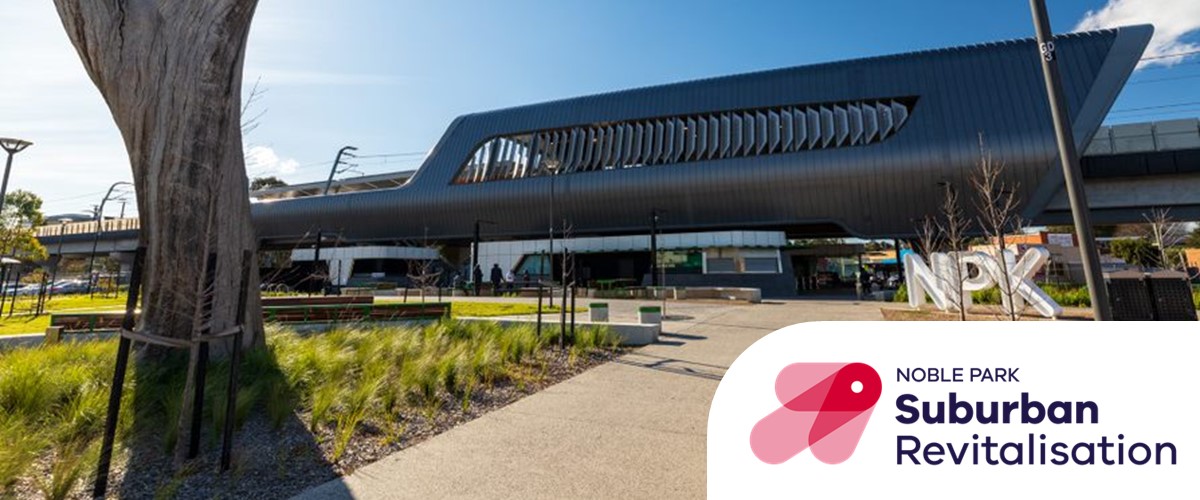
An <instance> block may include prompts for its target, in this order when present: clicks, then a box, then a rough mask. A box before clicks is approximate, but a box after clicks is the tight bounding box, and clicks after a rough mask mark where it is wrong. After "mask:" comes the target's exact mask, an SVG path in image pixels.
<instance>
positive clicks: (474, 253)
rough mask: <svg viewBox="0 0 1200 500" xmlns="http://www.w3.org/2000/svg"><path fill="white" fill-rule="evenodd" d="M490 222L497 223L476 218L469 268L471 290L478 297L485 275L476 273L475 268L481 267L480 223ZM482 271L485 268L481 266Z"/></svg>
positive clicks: (491, 223) (490, 223) (489, 223)
mask: <svg viewBox="0 0 1200 500" xmlns="http://www.w3.org/2000/svg"><path fill="white" fill-rule="evenodd" d="M480 224H488V225H495V224H496V223H495V222H493V221H490V220H483V219H475V239H474V240H473V241H472V243H471V268H470V269H468V270H467V272H468V273H470V276H471V291H472V293H474V294H475V296H476V297H478V296H479V287H480V286H483V275H476V274H475V268H476V267H479V225H480ZM480 270H481V271H482V270H483V268H482V267H480Z"/></svg>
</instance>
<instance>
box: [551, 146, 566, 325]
mask: <svg viewBox="0 0 1200 500" xmlns="http://www.w3.org/2000/svg"><path fill="white" fill-rule="evenodd" d="M546 170H548V171H549V172H550V251H549V252H547V253H546V260H547V261H549V262H548V263H549V265H550V271H549V272H548V273H547V276H549V277H550V283H551V284H550V301H549V306H550V307H554V178H555V177H558V164H557V163H556V162H547V164H546ZM564 264H565V263H564ZM564 307H565V305H564Z"/></svg>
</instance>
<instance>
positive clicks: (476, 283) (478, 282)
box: [471, 264, 483, 297]
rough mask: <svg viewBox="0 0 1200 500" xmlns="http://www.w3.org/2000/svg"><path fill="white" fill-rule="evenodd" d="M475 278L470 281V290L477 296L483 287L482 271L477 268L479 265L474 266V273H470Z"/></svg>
mask: <svg viewBox="0 0 1200 500" xmlns="http://www.w3.org/2000/svg"><path fill="white" fill-rule="evenodd" d="M472 277H473V278H475V279H474V280H473V281H471V288H472V289H474V292H475V296H476V297H478V296H479V289H480V288H482V287H483V269H480V268H479V264H475V271H474V272H473V273H472Z"/></svg>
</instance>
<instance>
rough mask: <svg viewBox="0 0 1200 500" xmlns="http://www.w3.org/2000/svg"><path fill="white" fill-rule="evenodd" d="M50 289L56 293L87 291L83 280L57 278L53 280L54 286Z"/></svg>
mask: <svg viewBox="0 0 1200 500" xmlns="http://www.w3.org/2000/svg"><path fill="white" fill-rule="evenodd" d="M51 290H53V291H54V293H55V294H56V295H57V294H68V293H83V292H86V291H87V282H86V281H83V280H58V281H56V282H54V286H53V287H52V288H51Z"/></svg>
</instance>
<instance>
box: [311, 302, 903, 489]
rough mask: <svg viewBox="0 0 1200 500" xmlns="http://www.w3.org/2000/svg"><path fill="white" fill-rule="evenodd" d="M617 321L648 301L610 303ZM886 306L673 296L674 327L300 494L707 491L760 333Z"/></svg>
mask: <svg viewBox="0 0 1200 500" xmlns="http://www.w3.org/2000/svg"><path fill="white" fill-rule="evenodd" d="M608 302H609V303H610V304H611V306H610V308H611V311H612V315H613V318H612V319H613V320H614V321H633V320H635V318H634V316H635V311H636V307H637V306H638V305H645V304H651V303H652V302H638V301H608ZM880 305H881V304H880V303H878V302H875V303H869V302H866V303H861V304H859V303H854V302H837V301H834V302H824V301H768V302H766V303H763V304H758V305H745V304H726V303H669V304H668V307H667V315H668V320H667V321H666V322H665V323H664V325H663V326H664V328H663V330H664V332H665V333H664V334H663V335H662V337H661V341H660V342H659V343H657V344H653V345H650V346H646V347H643V348H639V349H637V350H635V351H633V352H631V353H629V354H628V355H626V356H623V357H621V358H620V359H618V360H616V361H613V362H610V363H607V364H604V365H602V366H598V367H596V368H593V369H591V370H588V371H587V372H585V373H583V374H580V375H578V376H576V377H574V378H572V379H570V380H567V381H564V382H562V383H560V384H557V385H555V386H553V387H550V388H547V389H545V390H543V391H541V392H539V393H537V394H533V395H531V396H528V397H526V398H524V399H522V400H520V401H518V402H516V403H513V404H512V405H509V406H507V407H505V408H502V409H500V410H497V411H494V412H492V413H489V414H487V415H484V416H482V417H480V418H478V419H476V420H474V421H471V422H469V423H466V424H464V425H462V426H459V427H457V428H454V429H451V430H450V431H447V432H446V433H444V434H441V435H439V436H436V437H434V438H432V439H429V440H428V441H425V442H423V443H421V444H418V445H416V446H413V447H411V448H408V449H405V450H402V451H400V452H397V453H395V454H393V455H391V456H388V457H386V458H384V459H382V460H380V461H378V462H375V463H373V464H371V465H368V466H366V467H363V468H361V469H359V470H358V471H356V472H355V473H353V474H351V475H349V476H347V477H343V478H339V479H337V480H334V481H331V482H329V483H326V484H324V485H321V486H318V487H316V488H313V489H310V490H308V491H306V492H304V493H302V494H301V495H299V496H298V497H297V498H304V499H335V498H421V499H427V498H555V499H557V498H702V497H703V496H704V495H705V463H706V458H705V429H706V427H707V420H708V406H709V403H710V401H711V400H712V397H713V393H714V392H715V391H716V388H717V384H718V382H719V381H720V379H721V377H722V376H723V375H724V372H725V369H726V368H727V367H728V366H729V364H730V363H732V362H733V360H734V359H735V358H736V357H737V355H738V354H740V353H741V352H742V351H743V350H744V349H745V348H746V347H748V346H749V345H750V344H752V343H753V342H754V341H755V340H757V339H759V338H761V337H762V336H764V335H766V334H768V333H770V332H772V331H774V330H776V329H778V328H780V327H783V326H787V325H791V324H794V323H799V322H804V321H827V320H880V319H882V317H881V316H880V313H879V307H880Z"/></svg>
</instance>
